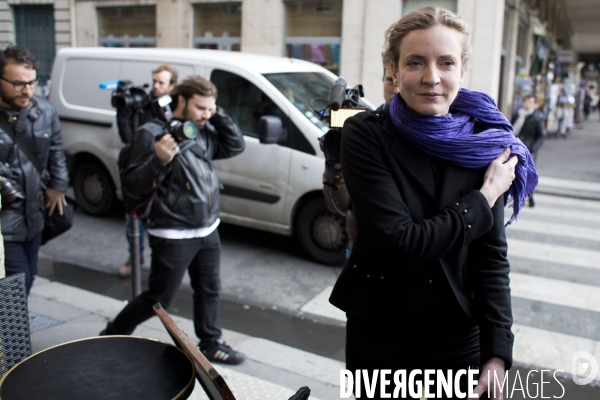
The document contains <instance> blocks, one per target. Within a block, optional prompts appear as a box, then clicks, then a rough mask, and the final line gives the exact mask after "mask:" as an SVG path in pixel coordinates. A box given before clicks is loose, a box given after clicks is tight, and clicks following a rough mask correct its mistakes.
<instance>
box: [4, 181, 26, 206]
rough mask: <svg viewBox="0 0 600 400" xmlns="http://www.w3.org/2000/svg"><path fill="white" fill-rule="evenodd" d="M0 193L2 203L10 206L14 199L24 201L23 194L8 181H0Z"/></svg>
mask: <svg viewBox="0 0 600 400" xmlns="http://www.w3.org/2000/svg"><path fill="white" fill-rule="evenodd" d="M0 192H1V193H2V203H3V204H10V203H12V202H14V201H15V200H16V199H24V198H25V197H24V196H23V193H22V192H21V191H20V190H19V189H18V188H17V187H16V186H15V185H13V184H12V183H11V182H10V181H9V180H8V179H5V178H2V179H1V180H0Z"/></svg>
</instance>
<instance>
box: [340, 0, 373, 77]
mask: <svg viewBox="0 0 600 400" xmlns="http://www.w3.org/2000/svg"><path fill="white" fill-rule="evenodd" d="M366 3H367V1H366V0H344V3H343V6H342V44H341V46H340V75H343V76H344V78H346V82H348V84H349V85H352V86H355V85H357V84H359V83H361V80H362V76H363V75H362V71H363V42H364V35H365V9H366Z"/></svg>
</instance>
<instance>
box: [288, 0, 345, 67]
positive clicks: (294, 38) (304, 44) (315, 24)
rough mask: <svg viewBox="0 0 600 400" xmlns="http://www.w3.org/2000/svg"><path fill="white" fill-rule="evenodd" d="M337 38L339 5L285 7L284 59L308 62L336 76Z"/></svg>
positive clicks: (336, 1) (322, 3) (296, 3)
mask: <svg viewBox="0 0 600 400" xmlns="http://www.w3.org/2000/svg"><path fill="white" fill-rule="evenodd" d="M341 36H342V2H341V1H339V0H333V1H289V2H286V3H285V51H286V56H287V57H292V58H299V59H301V60H306V61H311V62H313V63H316V64H319V65H322V66H323V67H325V68H327V69H329V70H330V71H332V72H333V73H336V74H337V73H338V70H339V64H340V43H341Z"/></svg>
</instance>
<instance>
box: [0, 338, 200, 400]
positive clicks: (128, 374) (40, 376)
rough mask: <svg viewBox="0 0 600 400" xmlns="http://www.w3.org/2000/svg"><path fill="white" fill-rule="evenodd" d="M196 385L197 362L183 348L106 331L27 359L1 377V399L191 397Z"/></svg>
mask: <svg viewBox="0 0 600 400" xmlns="http://www.w3.org/2000/svg"><path fill="white" fill-rule="evenodd" d="M194 385H195V370H194V364H193V363H192V360H191V359H190V358H189V357H188V356H187V355H186V354H185V353H184V352H183V351H181V350H179V349H178V348H177V347H175V346H173V345H171V344H168V343H164V342H160V341H158V340H152V339H147V338H141V337H135V336H101V337H93V338H88V339H82V340H76V341H73V342H68V343H63V344H60V345H57V346H54V347H50V348H48V349H46V350H43V351H40V352H38V353H36V354H33V355H31V356H30V357H28V358H26V359H25V360H23V361H21V362H20V363H19V364H17V365H15V366H14V367H13V368H12V369H11V370H10V371H8V372H7V373H6V374H5V375H4V376H3V378H2V380H1V381H0V399H2V400H23V399H27V400H38V399H44V400H53V399H61V400H64V399H84V400H95V399H98V400H100V399H102V400H106V399H111V400H119V399H123V400H137V399H140V400H142V399H143V400H154V399H156V400H165V399H186V398H188V397H189V395H190V393H192V390H193V389H194Z"/></svg>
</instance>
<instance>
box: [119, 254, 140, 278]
mask: <svg viewBox="0 0 600 400" xmlns="http://www.w3.org/2000/svg"><path fill="white" fill-rule="evenodd" d="M140 265H144V256H142V258H141V260H140ZM117 275H118V276H119V278H129V277H130V276H131V258H128V259H127V261H125V264H123V265H121V266H120V267H119V269H118V270H117Z"/></svg>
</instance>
